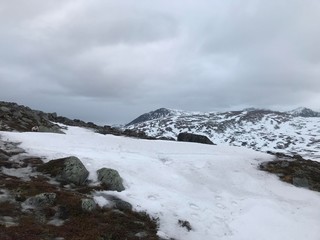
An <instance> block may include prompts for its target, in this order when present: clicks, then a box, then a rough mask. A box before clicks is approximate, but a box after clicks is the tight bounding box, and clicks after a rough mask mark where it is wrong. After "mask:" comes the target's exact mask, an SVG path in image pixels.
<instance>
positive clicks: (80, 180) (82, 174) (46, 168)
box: [38, 156, 89, 185]
mask: <svg viewBox="0 0 320 240" xmlns="http://www.w3.org/2000/svg"><path fill="white" fill-rule="evenodd" d="M38 171H40V172H43V173H46V174H49V175H50V176H51V177H55V178H56V180H57V181H59V182H62V183H65V184H70V183H73V184H75V185H83V184H84V183H85V181H86V180H87V178H88V176H89V172H88V170H87V169H86V168H85V166H84V165H83V163H82V162H81V161H80V159H79V158H77V157H74V156H71V157H66V158H60V159H55V160H51V161H49V162H47V163H45V164H43V165H41V166H39V167H38Z"/></svg>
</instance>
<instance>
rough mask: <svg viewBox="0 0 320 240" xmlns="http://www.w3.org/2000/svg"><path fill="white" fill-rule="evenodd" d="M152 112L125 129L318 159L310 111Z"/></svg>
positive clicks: (316, 123) (318, 131) (319, 129)
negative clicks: (186, 134)
mask: <svg viewBox="0 0 320 240" xmlns="http://www.w3.org/2000/svg"><path fill="white" fill-rule="evenodd" d="M154 112H157V111H154ZM152 113H153V112H151V113H149V116H151V117H150V118H149V119H146V118H144V119H143V121H141V120H142V119H141V118H137V119H136V120H134V121H132V122H131V124H129V125H127V126H126V128H128V129H134V130H139V131H143V132H145V133H146V134H147V135H149V136H152V137H168V138H174V139H176V137H177V135H178V134H179V133H180V132H192V133H197V134H203V135H206V136H208V137H209V138H210V139H211V140H212V141H213V142H214V143H216V144H221V143H228V144H230V145H234V146H246V147H249V148H252V149H255V150H259V151H276V152H283V153H286V154H299V155H302V156H304V157H306V158H311V159H319V158H320V113H317V112H313V111H312V110H310V109H306V108H300V109H296V110H294V111H291V112H276V111H270V110H261V109H247V110H243V111H232V112H224V113H194V112H183V111H176V110H167V111H166V115H161V116H159V117H157V116H153V115H152ZM144 116H146V115H144ZM317 116H318V117H317Z"/></svg>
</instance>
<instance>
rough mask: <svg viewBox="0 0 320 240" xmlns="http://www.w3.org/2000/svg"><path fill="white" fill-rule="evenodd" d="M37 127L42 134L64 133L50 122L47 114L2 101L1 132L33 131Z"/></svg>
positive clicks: (0, 113)
mask: <svg viewBox="0 0 320 240" xmlns="http://www.w3.org/2000/svg"><path fill="white" fill-rule="evenodd" d="M35 126H38V127H39V131H40V132H41V131H42V132H53V133H63V132H62V131H61V130H60V127H59V126H58V125H56V124H54V123H52V122H51V121H50V120H49V116H48V114H47V113H44V112H42V111H37V110H32V109H30V108H29V107H25V106H22V105H18V104H16V103H10V102H2V101H0V130H1V131H20V132H26V131H31V129H32V128H33V127H35Z"/></svg>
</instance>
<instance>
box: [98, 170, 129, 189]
mask: <svg viewBox="0 0 320 240" xmlns="http://www.w3.org/2000/svg"><path fill="white" fill-rule="evenodd" d="M97 174H98V180H99V181H101V182H102V183H103V184H104V185H105V186H106V188H107V189H108V190H112V191H118V192H121V191H123V190H125V188H124V186H123V183H122V178H121V177H120V175H119V173H118V171H117V170H114V169H111V168H101V169H99V170H98V171H97Z"/></svg>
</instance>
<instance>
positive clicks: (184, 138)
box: [177, 132, 214, 145]
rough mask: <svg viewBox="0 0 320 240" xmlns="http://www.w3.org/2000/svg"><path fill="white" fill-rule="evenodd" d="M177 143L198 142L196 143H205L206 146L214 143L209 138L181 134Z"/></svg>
mask: <svg viewBox="0 0 320 240" xmlns="http://www.w3.org/2000/svg"><path fill="white" fill-rule="evenodd" d="M177 141H180V142H196V143H204V144H211V145H213V144H214V143H213V142H212V141H211V140H210V139H209V138H208V137H207V136H203V135H199V134H193V133H186V132H184V133H180V134H179V135H178V138H177Z"/></svg>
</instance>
